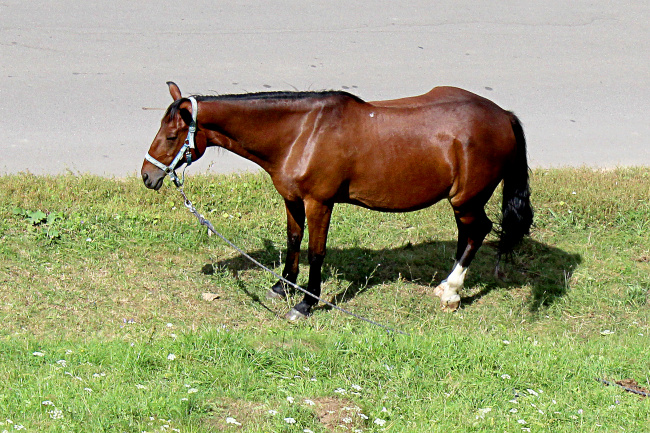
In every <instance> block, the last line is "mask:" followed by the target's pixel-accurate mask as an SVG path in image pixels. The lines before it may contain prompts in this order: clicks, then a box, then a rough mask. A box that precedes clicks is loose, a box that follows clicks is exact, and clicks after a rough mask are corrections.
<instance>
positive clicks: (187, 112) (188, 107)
mask: <svg viewBox="0 0 650 433" xmlns="http://www.w3.org/2000/svg"><path fill="white" fill-rule="evenodd" d="M178 108H179V110H178V112H179V114H180V115H181V119H183V122H185V124H186V125H188V126H189V125H190V123H192V103H191V102H190V101H189V100H188V99H186V100H184V101H183V102H181V105H180V106H179V107H178Z"/></svg>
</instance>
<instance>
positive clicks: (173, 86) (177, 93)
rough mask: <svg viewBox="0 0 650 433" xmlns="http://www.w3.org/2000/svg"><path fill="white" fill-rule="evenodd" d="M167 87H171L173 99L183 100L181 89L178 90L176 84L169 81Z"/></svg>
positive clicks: (170, 91)
mask: <svg viewBox="0 0 650 433" xmlns="http://www.w3.org/2000/svg"><path fill="white" fill-rule="evenodd" d="M167 85H168V86H169V93H170V94H171V95H172V98H174V101H178V100H179V99H181V89H179V88H178V86H177V85H176V83H174V82H172V81H167Z"/></svg>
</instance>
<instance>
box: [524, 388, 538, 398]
mask: <svg viewBox="0 0 650 433" xmlns="http://www.w3.org/2000/svg"><path fill="white" fill-rule="evenodd" d="M526 391H528V394H530V395H534V396H535V397H537V396H538V395H539V394H537V391H535V390H533V389H530V388H528V389H527V390H526Z"/></svg>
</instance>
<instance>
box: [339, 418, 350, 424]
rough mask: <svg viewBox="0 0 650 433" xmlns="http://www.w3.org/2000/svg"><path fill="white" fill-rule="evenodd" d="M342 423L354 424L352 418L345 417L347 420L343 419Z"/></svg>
mask: <svg viewBox="0 0 650 433" xmlns="http://www.w3.org/2000/svg"><path fill="white" fill-rule="evenodd" d="M341 421H343V422H344V423H346V424H350V423H351V422H352V418H350V417H345V418H343V419H342V420H341Z"/></svg>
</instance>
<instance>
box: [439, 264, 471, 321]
mask: <svg viewBox="0 0 650 433" xmlns="http://www.w3.org/2000/svg"><path fill="white" fill-rule="evenodd" d="M467 269H468V268H466V267H463V266H461V265H459V264H458V263H456V265H454V269H453V270H452V271H451V273H450V274H449V276H448V277H447V279H446V280H444V281H443V282H442V283H440V285H439V286H438V287H436V289H435V290H434V292H433V293H434V294H435V295H436V296H439V297H440V300H441V301H442V308H443V309H448V308H449V309H452V310H456V309H457V308H458V307H459V306H460V295H459V294H458V291H459V290H461V289H462V288H463V283H464V282H465V274H466V273H467Z"/></svg>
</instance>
